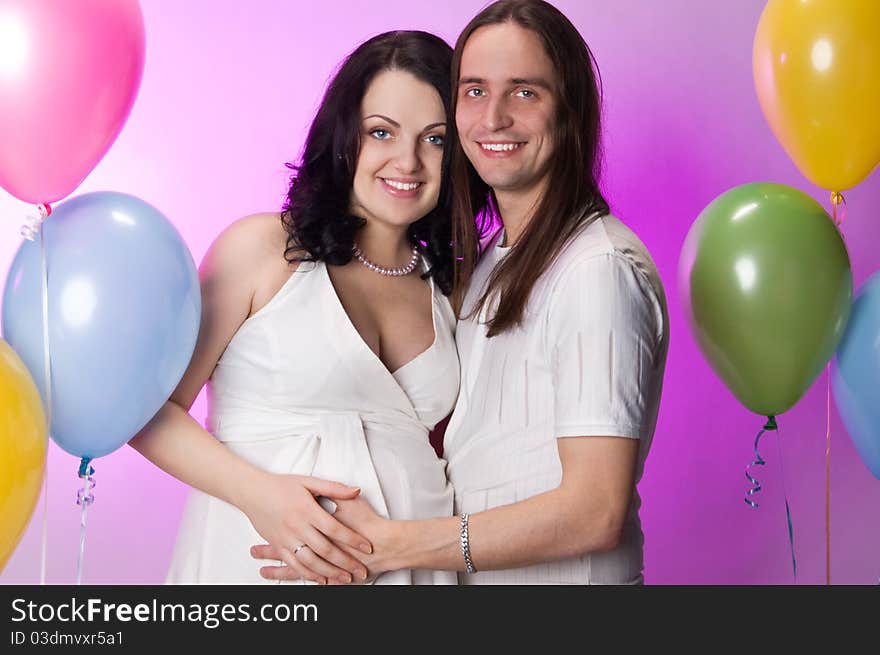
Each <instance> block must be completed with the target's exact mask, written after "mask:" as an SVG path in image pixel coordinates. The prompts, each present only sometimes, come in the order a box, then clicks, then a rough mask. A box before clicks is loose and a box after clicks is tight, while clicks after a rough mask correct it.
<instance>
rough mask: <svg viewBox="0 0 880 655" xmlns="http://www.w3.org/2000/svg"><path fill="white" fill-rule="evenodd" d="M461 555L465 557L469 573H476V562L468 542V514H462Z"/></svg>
mask: <svg viewBox="0 0 880 655" xmlns="http://www.w3.org/2000/svg"><path fill="white" fill-rule="evenodd" d="M461 556H462V557H464V565H465V566H466V567H467V572H468V573H476V572H477V569H476V568H474V563H473V562H472V561H471V548H470V544H469V543H468V515H467V514H462V515H461Z"/></svg>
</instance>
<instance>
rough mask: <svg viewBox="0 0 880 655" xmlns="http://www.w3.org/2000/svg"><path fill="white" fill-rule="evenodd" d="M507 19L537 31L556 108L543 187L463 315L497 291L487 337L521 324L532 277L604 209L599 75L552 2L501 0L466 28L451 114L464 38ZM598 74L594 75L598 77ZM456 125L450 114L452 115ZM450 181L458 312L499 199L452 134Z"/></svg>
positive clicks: (455, 94)
mask: <svg viewBox="0 0 880 655" xmlns="http://www.w3.org/2000/svg"><path fill="white" fill-rule="evenodd" d="M507 22H512V23H514V24H516V25H519V26H520V27H523V28H525V29H527V30H531V31H532V32H534V33H535V34H537V35H538V37H539V39H540V40H541V43H542V44H543V46H544V50H545V51H546V53H547V56H548V57H549V58H550V61H551V62H552V64H553V67H554V70H555V71H556V115H555V117H554V118H555V120H554V127H553V133H554V139H553V141H554V143H553V147H554V149H553V154H552V157H551V161H550V164H549V170H548V178H547V179H548V181H549V184H547V191H546V192H545V193H544V196H543V198H541V199H540V201H539V202H538V204H537V207H535V208H534V210H533V213H532V215H531V216H530V218H529V220H528V222H527V225H526V228H525V230H524V232H523V233H522V235H521V236H520V238H519V239H518V241H517V242H516V244H515V245H514V246H513V248H512V249H511V252H510V253H509V254H508V255H507V257H505V258H504V261H502V262H501V264H499V265H498V266H497V267H496V268H495V270H494V271H493V273H492V275H491V277H490V278H489V282H488V284H487V287H486V290H485V291H484V293H483V294H482V296H481V297H480V299H479V301H478V302H477V303H476V305H475V306H474V307H473V308H472V309H471V310H470V311H468V312H467V315H466V317H472V316H474V315H478V314H479V312H480V311H481V309H482V307H483V306H484V304H485V303H487V302H490V301H491V300H492V299H493V298H495V297H496V296H497V299H498V305H497V310H496V311H495V313H494V315H493V316H491V317H489V319H488V322H487V325H488V336H490V337H492V336H495V335H498V334H500V333H502V332H504V331H506V330H509V329H511V328H512V327H514V326H516V325H518V324H519V323H520V322H521V321H522V318H523V314H524V312H525V308H526V304H527V303H528V299H529V294H530V293H531V291H532V288H533V287H534V286H535V282H536V281H537V280H538V278H539V277H540V276H541V274H542V273H544V271H546V270H547V268H548V267H549V266H550V264H551V263H552V262H553V261H554V259H555V258H556V256H557V255H558V254H559V252H560V251H561V250H562V248H563V246H564V245H565V243H566V242H567V241H568V239H569V238H570V237H571V236H572V235H573V234H574V233H575V232H576V231H577V230H578V228H579V227H581V226H582V225H583V224H584V222H585V221H587V220H588V219H590V217H591V216H593V215H594V214H597V213H598V214H599V215H602V214H606V213H608V211H609V210H608V203H607V202H606V200H605V198H604V197H603V196H602V193H601V191H600V190H599V184H598V180H599V174H600V169H601V148H600V136H601V134H600V124H599V114H600V108H601V81H600V80H599V73H598V67H596V68H595V72H594V66H595V65H596V64H595V59H594V58H593V54H592V53H591V52H590V49H589V47H588V46H587V44H586V43H585V42H584V39H583V37H581V35H580V34H579V33H578V31H577V29H576V28H575V27H574V25H572V24H571V22H570V21H569V20H568V19H567V18H566V17H565V16H564V15H563V14H562V13H561V12H560V11H559V10H558V9H556V8H555V7H553V6H552V5H550V4H548V3H546V2H542V1H541V0H499V1H498V2H495V3H493V4H491V5H489V6H488V7H486V9H484V10H483V11H481V12H480V13H479V14H478V15H477V16H476V17H475V18H474V19H473V20H472V21H471V22H470V23H469V24H468V25H467V27H465V28H464V31H463V32H462V33H461V36H460V37H459V38H458V42H457V43H456V44H455V51H454V53H453V58H452V97H453V117H454V115H455V109H456V105H457V98H458V83H459V79H460V78H461V55H462V51H463V50H464V47H465V45H466V44H467V41H468V39H469V38H470V37H471V35H472V34H473V33H474V32H475V31H476V30H478V29H480V28H482V27H485V26H487V25H497V24H502V23H507ZM597 80H598V81H597ZM451 122H452V123H453V125H454V124H455V122H454V120H453V121H451ZM455 143H456V145H455V146H454V147H455V150H454V151H453V153H452V173H451V182H452V189H453V193H454V198H453V234H454V247H455V255H456V268H455V284H454V285H453V294H452V301H453V305H454V307H455V308H456V310H457V311H458V312H459V314H460V315H461V314H462V311H463V309H464V308H463V304H464V297H465V294H466V293H467V288H468V285H469V284H470V281H471V278H472V276H473V272H474V268H475V267H476V264H477V261H478V259H479V257H480V241H481V239H482V238H483V237H485V236H487V235H488V233H489V231H490V230H491V229H492V227H493V226H494V225H495V224H496V220H495V219H496V218H497V213H498V212H497V206H498V205H497V201H496V199H495V197H494V194H493V192H492V189H491V188H490V187H489V186H488V185H487V184H486V183H485V182H483V181H482V180H481V179H480V177H479V176H478V175H477V173H476V170H475V169H474V168H473V166H472V165H471V164H470V162H469V161H468V160H467V157H466V156H465V154H464V151H463V150H462V148H461V144H460V143H459V142H458V140H457V139H456V140H455Z"/></svg>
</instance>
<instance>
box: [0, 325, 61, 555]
mask: <svg viewBox="0 0 880 655" xmlns="http://www.w3.org/2000/svg"><path fill="white" fill-rule="evenodd" d="M48 445H49V442H48V432H47V428H46V415H45V414H44V413H43V404H42V401H41V400H40V393H39V392H38V391H37V387H36V385H35V384H34V381H33V379H31V376H30V373H29V372H28V370H27V368H25V365H24V363H23V362H22V361H21V359H20V358H19V357H18V355H17V354H16V353H15V351H14V350H12V348H10V347H9V345H8V344H7V343H6V342H5V341H3V340H2V339H0V571H2V570H3V567H4V566H6V560H8V559H9V556H10V555H11V554H12V551H14V550H15V547H16V546H17V545H18V541H19V539H21V535H22V533H24V529H25V528H26V527H27V524H28V521H30V518H31V514H33V511H34V505H36V503H37V499H38V498H39V496H40V485H41V484H42V481H43V473H44V471H45V468H46V449H47V448H48Z"/></svg>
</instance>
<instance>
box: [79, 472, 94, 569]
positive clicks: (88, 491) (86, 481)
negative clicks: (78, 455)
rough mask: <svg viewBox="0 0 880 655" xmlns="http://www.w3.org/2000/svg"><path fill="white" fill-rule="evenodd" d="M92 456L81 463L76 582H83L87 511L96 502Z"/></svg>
mask: <svg viewBox="0 0 880 655" xmlns="http://www.w3.org/2000/svg"><path fill="white" fill-rule="evenodd" d="M91 461H92V460H91V458H89V457H83V458H82V460H81V461H80V464H79V477H80V478H82V480H83V488H82V489H80V490H79V491H77V492H76V504H77V505H80V506H81V507H82V512H81V514H80V520H79V557H78V558H77V562H76V584H77V585H79V584H82V571H83V555H84V554H85V550H86V512H87V511H88V509H89V505H91V504H92V503H94V502H95V496H94V495H93V494H92V489H94V488H95V479H94V478H93V477H92V474H93V473H94V472H95V469H94V468H93V467H92V466H90V465H89V462H91Z"/></svg>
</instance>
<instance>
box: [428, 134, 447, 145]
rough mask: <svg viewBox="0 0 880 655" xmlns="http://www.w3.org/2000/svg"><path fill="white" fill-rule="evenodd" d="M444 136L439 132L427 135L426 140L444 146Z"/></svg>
mask: <svg viewBox="0 0 880 655" xmlns="http://www.w3.org/2000/svg"><path fill="white" fill-rule="evenodd" d="M443 138H444V137H442V136H440V135H439V134H432V135H431V136H429V137H425V141H427V142H428V143H430V144H431V145H435V146H443Z"/></svg>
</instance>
